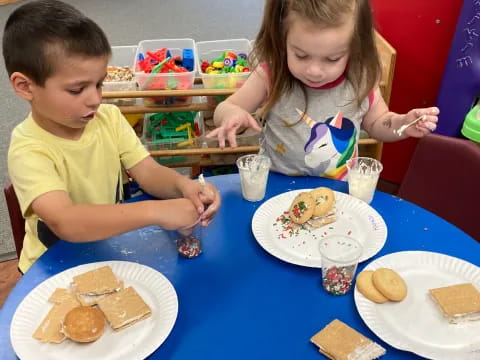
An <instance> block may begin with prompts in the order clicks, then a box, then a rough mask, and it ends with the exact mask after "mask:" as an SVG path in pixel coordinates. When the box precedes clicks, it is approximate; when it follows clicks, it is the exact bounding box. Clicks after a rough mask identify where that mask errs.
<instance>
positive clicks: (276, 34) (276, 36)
mask: <svg viewBox="0 0 480 360" xmlns="http://www.w3.org/2000/svg"><path fill="white" fill-rule="evenodd" d="M291 12H295V13H296V14H298V15H299V16H300V17H301V18H304V19H306V20H308V21H311V22H312V23H314V24H318V25H322V26H325V27H336V26H339V25H341V24H342V21H343V19H344V16H345V15H346V14H349V13H353V16H355V21H354V23H355V25H354V31H353V36H352V41H351V43H350V51H349V52H350V60H349V65H348V69H347V73H346V77H347V79H348V80H349V81H350V82H351V84H352V86H353V88H354V91H355V95H356V96H355V99H352V100H356V101H357V103H358V104H360V103H361V102H362V101H363V99H365V98H366V97H367V96H368V93H369V92H370V90H372V89H373V88H374V86H375V85H376V83H377V82H378V80H379V78H380V71H381V68H380V61H379V58H378V53H377V49H376V46H375V39H374V36H375V34H374V28H373V19H372V11H371V8H370V3H369V0H266V2H265V10H264V15H263V22H262V25H261V28H260V31H259V33H258V36H257V38H256V40H255V44H254V48H253V51H252V63H257V64H259V63H260V62H266V64H267V65H268V67H269V69H270V73H271V74H272V76H271V77H270V79H271V81H272V83H271V84H270V88H271V91H270V92H269V96H268V98H267V101H266V103H265V106H264V108H263V111H262V113H263V114H265V113H266V112H268V111H269V110H270V109H271V108H272V106H273V105H274V104H275V103H276V102H277V101H278V100H279V99H280V97H281V96H282V94H284V93H285V92H288V91H291V90H292V89H293V86H294V84H295V83H297V82H298V80H297V79H295V78H294V77H293V75H292V74H291V73H290V71H289V70H288V65H287V49H286V38H287V33H288V21H286V19H287V16H288V14H289V13H291ZM302 88H303V87H302Z"/></svg>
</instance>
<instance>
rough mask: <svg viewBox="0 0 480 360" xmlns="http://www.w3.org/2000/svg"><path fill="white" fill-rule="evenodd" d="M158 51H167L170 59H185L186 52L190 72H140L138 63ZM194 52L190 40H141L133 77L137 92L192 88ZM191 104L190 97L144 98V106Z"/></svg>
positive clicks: (193, 42) (194, 64) (194, 66)
mask: <svg viewBox="0 0 480 360" xmlns="http://www.w3.org/2000/svg"><path fill="white" fill-rule="evenodd" d="M160 49H167V50H168V52H169V55H170V57H171V58H174V57H177V56H179V57H181V58H182V60H183V59H185V56H184V55H185V52H186V51H188V52H189V55H190V57H191V60H192V61H191V66H189V67H190V68H191V70H190V71H185V72H173V70H172V71H168V72H161V71H159V72H150V73H148V72H147V73H146V72H144V71H143V70H142V66H141V63H140V61H141V60H142V59H143V58H146V57H147V56H148V55H147V54H148V53H153V52H156V51H158V50H160ZM196 57H197V56H196V50H195V41H193V40H192V39H160V40H142V41H140V42H139V43H138V47H137V52H136V54H135V77H136V79H137V83H138V88H139V90H188V89H191V88H192V86H193V82H194V80H195V72H196V60H195V59H196ZM191 102H192V97H191V96H156V97H152V98H145V99H144V105H147V106H148V105H152V106H165V105H186V104H190V103H191Z"/></svg>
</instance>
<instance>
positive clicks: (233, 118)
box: [206, 101, 262, 148]
mask: <svg viewBox="0 0 480 360" xmlns="http://www.w3.org/2000/svg"><path fill="white" fill-rule="evenodd" d="M222 104H223V107H224V109H223V110H222V112H223V113H224V114H225V116H224V118H225V119H224V120H223V121H222V122H221V125H220V127H218V128H216V129H215V130H213V131H211V132H210V133H209V134H208V135H207V136H206V137H207V138H209V139H210V138H213V137H217V138H218V145H219V146H220V148H224V147H225V139H227V140H228V142H229V143H230V146H231V147H236V146H237V139H236V135H237V132H238V130H239V129H244V128H249V127H250V128H252V129H254V130H256V131H261V130H262V129H261V128H260V126H259V125H258V123H257V121H256V120H255V119H254V118H253V116H252V115H250V114H249V113H248V112H247V111H245V110H243V109H242V108H240V107H239V106H237V105H234V104H228V103H227V102H225V101H224V102H223V103H222ZM218 106H221V105H218ZM218 106H217V107H218Z"/></svg>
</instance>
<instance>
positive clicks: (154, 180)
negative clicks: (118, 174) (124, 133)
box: [128, 156, 221, 225]
mask: <svg viewBox="0 0 480 360" xmlns="http://www.w3.org/2000/svg"><path fill="white" fill-rule="evenodd" d="M128 172H129V173H130V175H131V176H132V177H133V178H134V179H135V180H136V181H137V182H138V184H139V185H140V187H141V188H142V189H143V190H144V191H146V192H147V193H149V194H150V195H153V196H155V197H157V198H160V199H167V198H178V197H184V198H187V199H189V200H190V201H191V202H192V203H193V205H194V206H195V208H196V209H197V211H198V215H199V216H200V215H201V219H202V225H207V224H208V223H209V222H210V221H211V219H212V218H213V217H214V216H215V214H216V212H217V211H218V209H219V208H220V202H221V200H220V195H219V193H218V190H217V189H216V188H215V186H213V185H212V184H211V183H207V185H206V186H202V185H201V184H199V183H198V182H197V181H194V180H191V179H189V178H188V177H186V176H183V175H180V174H179V173H178V172H176V171H175V170H172V169H170V168H168V167H166V166H162V165H160V164H158V163H157V162H156V161H155V160H154V159H153V158H152V157H151V156H148V157H146V158H145V159H143V160H142V161H140V162H139V163H138V164H137V165H135V166H134V167H132V168H131V169H128Z"/></svg>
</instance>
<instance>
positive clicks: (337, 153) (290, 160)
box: [262, 76, 373, 180]
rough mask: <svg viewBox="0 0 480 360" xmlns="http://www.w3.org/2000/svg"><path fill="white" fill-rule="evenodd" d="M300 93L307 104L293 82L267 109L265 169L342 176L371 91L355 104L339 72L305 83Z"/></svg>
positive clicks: (352, 154)
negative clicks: (318, 83)
mask: <svg viewBox="0 0 480 360" xmlns="http://www.w3.org/2000/svg"><path fill="white" fill-rule="evenodd" d="M306 93H307V96H308V108H306V106H305V98H304V92H303V91H302V89H301V88H300V86H299V85H298V84H297V85H295V87H294V89H293V90H292V91H291V92H289V93H287V94H284V95H283V96H282V97H281V98H280V100H279V101H278V102H277V103H276V104H275V105H274V106H273V107H272V109H271V110H270V111H269V113H268V114H267V117H266V123H265V129H264V132H265V133H264V141H263V144H262V146H263V148H264V150H265V153H266V155H268V156H269V157H270V159H271V160H272V167H271V170H272V171H275V172H279V173H282V174H286V175H290V176H295V175H309V176H323V177H329V178H333V179H338V180H346V175H347V168H346V162H347V160H349V159H350V158H352V157H355V156H357V153H358V139H359V134H360V126H361V123H362V120H363V117H364V116H365V114H366V112H367V111H368V108H369V106H370V104H371V102H372V101H373V99H372V94H373V93H372V94H371V95H370V96H369V97H368V98H367V99H365V100H364V101H363V102H362V103H361V105H360V107H359V106H358V104H357V102H356V100H355V93H354V90H353V87H352V86H351V84H350V82H349V81H348V80H346V79H345V78H344V77H343V76H342V77H341V78H339V79H338V80H336V81H334V82H333V83H330V84H327V85H326V86H323V87H322V88H318V89H313V88H306Z"/></svg>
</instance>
